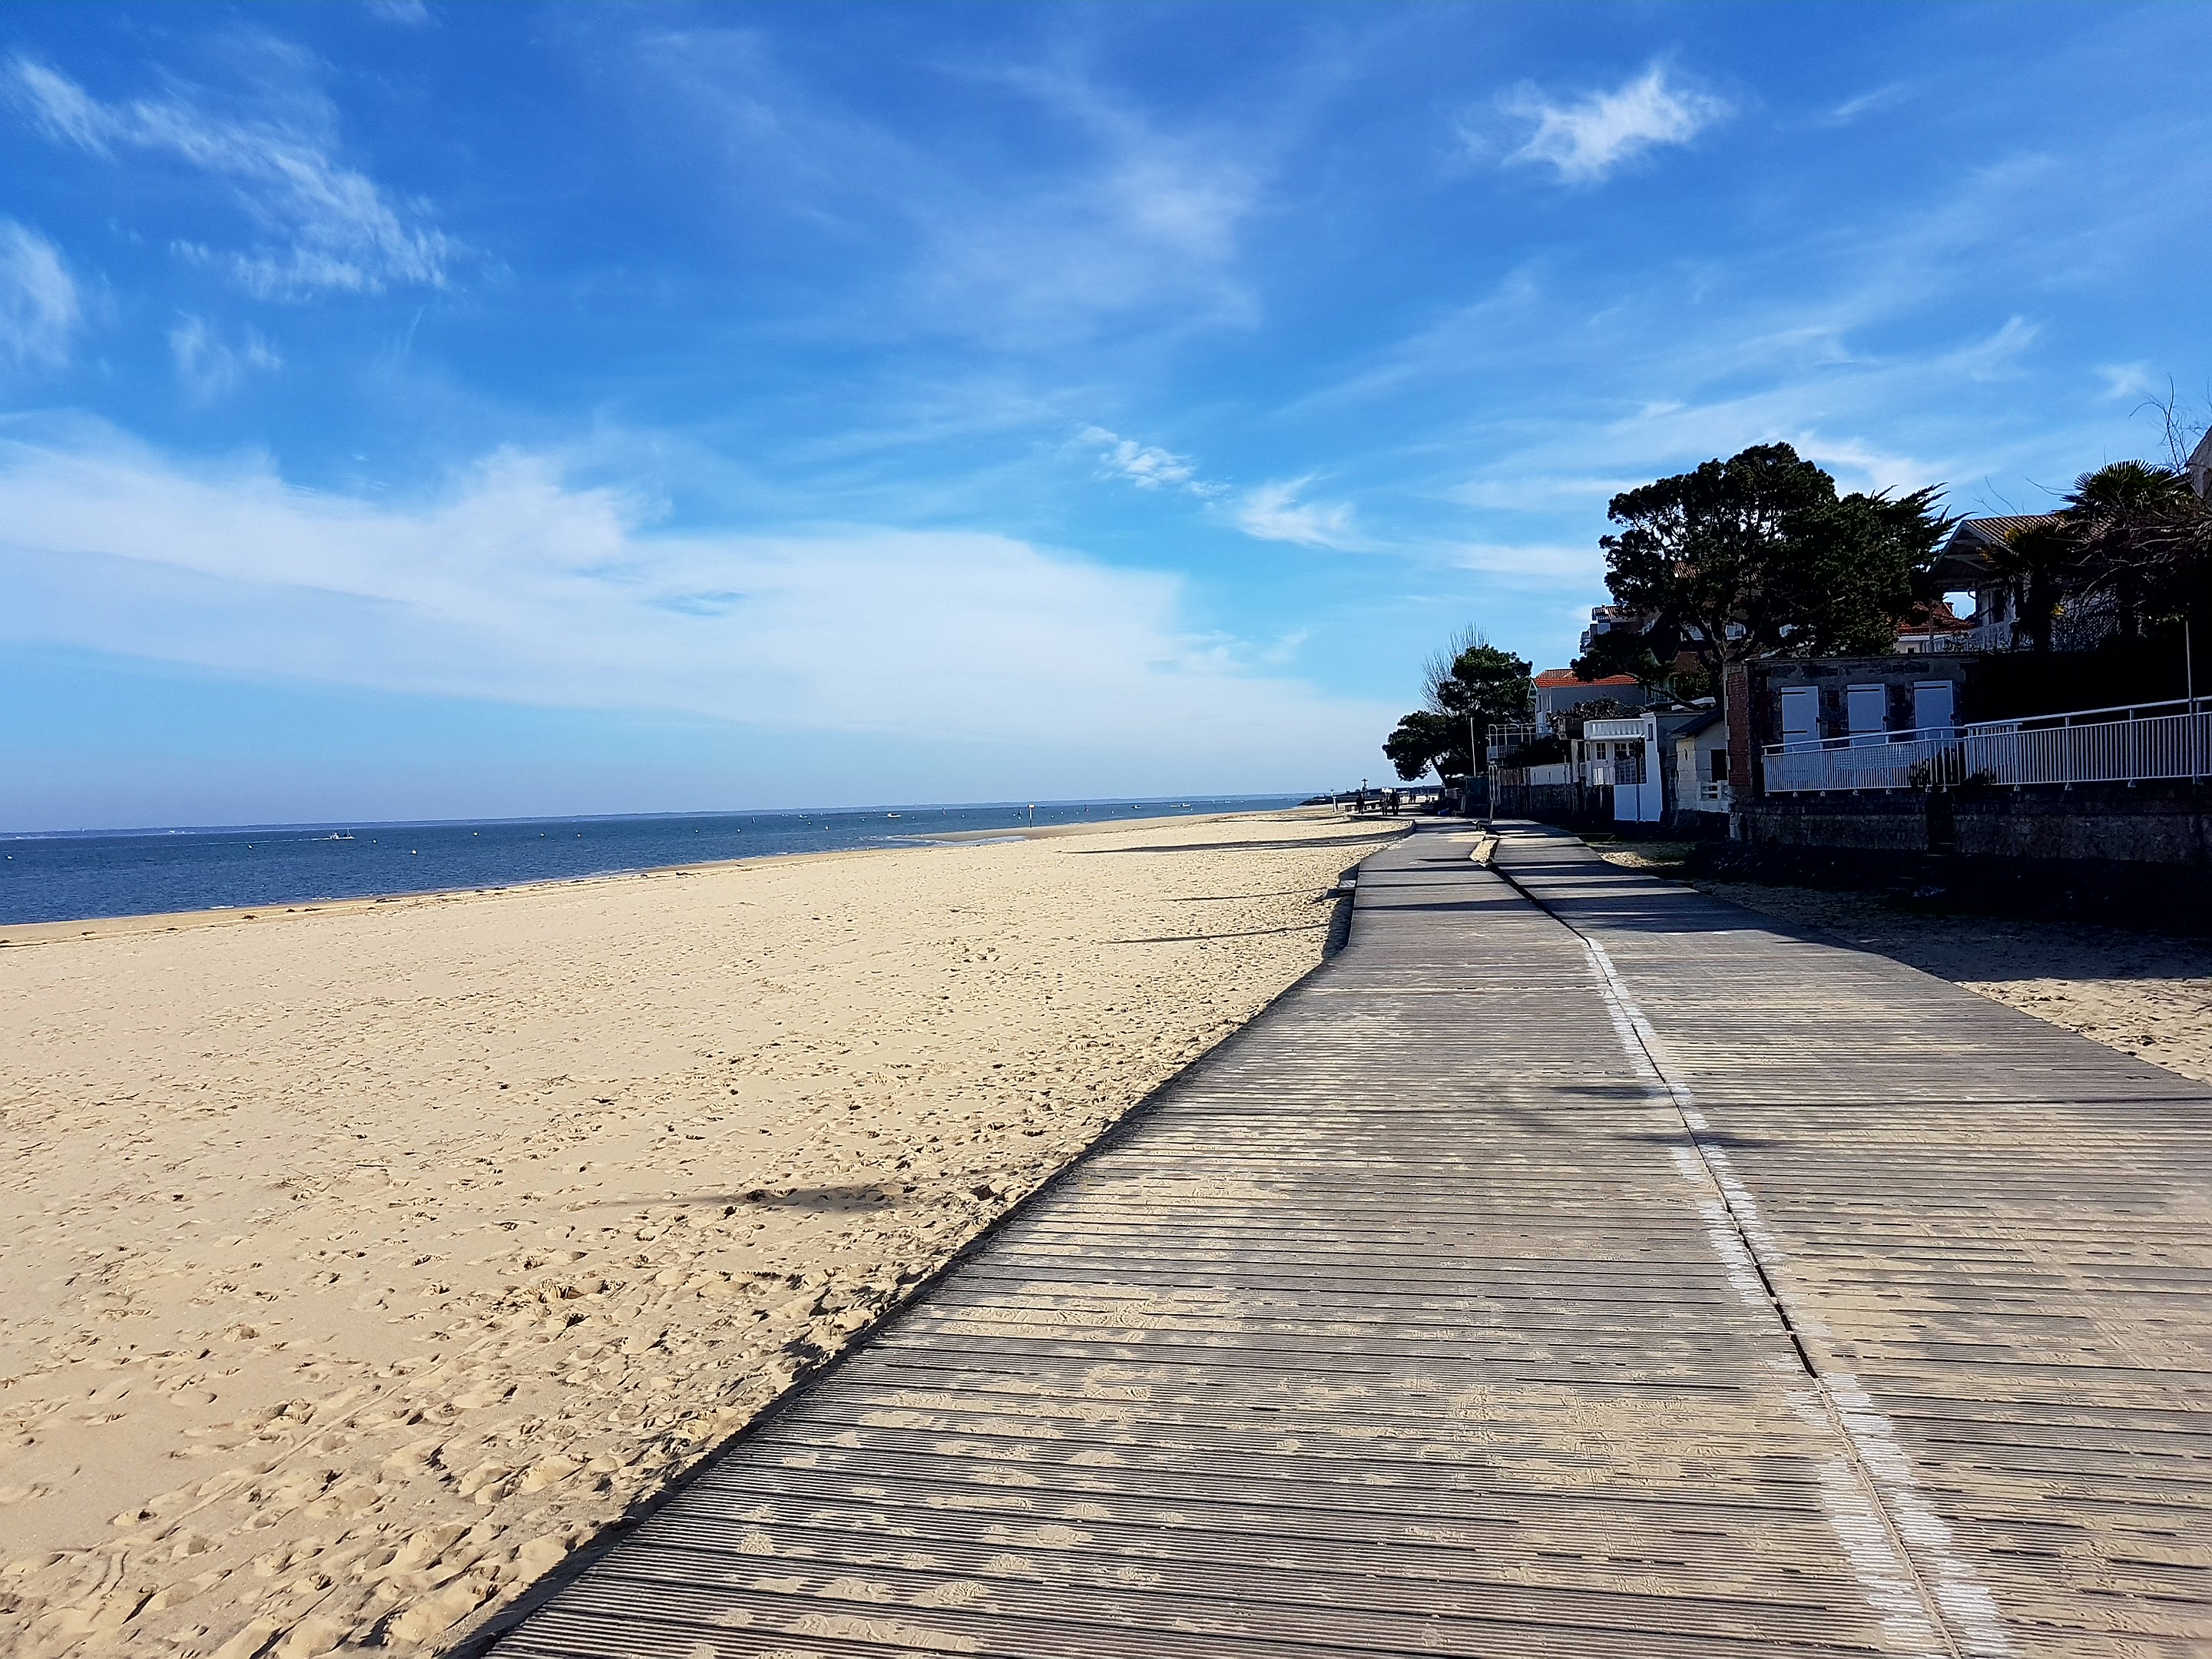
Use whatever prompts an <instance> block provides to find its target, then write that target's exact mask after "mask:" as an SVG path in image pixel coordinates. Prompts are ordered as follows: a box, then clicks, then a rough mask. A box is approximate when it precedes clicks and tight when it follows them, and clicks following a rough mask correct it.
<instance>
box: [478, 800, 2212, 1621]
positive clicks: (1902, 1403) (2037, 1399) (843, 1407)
mask: <svg viewBox="0 0 2212 1659" xmlns="http://www.w3.org/2000/svg"><path fill="white" fill-rule="evenodd" d="M1469 850H1470V848H1469V838H1468V837H1467V836H1464V835H1463V834H1458V833H1455V832H1454V831H1453V830H1452V829H1449V828H1445V829H1437V828H1425V829H1423V830H1422V832H1421V833H1419V834H1417V835H1415V836H1411V837H1409V838H1408V839H1407V840H1406V841H1404V842H1400V843H1398V844H1396V845H1394V846H1391V847H1389V848H1385V849H1384V850H1383V851H1382V852H1381V853H1379V854H1376V856H1375V857H1373V858H1371V859H1370V860H1369V862H1368V863H1367V865H1366V866H1364V870H1363V873H1362V878H1361V882H1360V887H1359V893H1358V908H1357V913H1356V915H1355V919H1354V925H1353V927H1352V934H1351V939H1350V942H1349V944H1348V945H1347V946H1346V949H1345V950H1344V951H1341V952H1340V954H1339V955H1338V956H1337V957H1334V959H1332V961H1331V962H1330V963H1328V964H1327V965H1325V966H1324V967H1323V968H1322V969H1319V970H1317V971H1316V973H1315V974H1314V975H1311V976H1310V977H1309V978H1308V979H1307V980H1305V981H1303V982H1302V983H1301V984H1300V985H1298V986H1297V987H1294V988H1293V989H1292V990H1291V992H1290V993H1289V994H1287V995H1285V997H1284V998H1283V999H1282V1000H1280V1001H1279V1002H1278V1003H1277V1004H1276V1005H1275V1006H1273V1008H1271V1009H1270V1010H1268V1011H1267V1012H1266V1013H1265V1014H1263V1015H1262V1016H1261V1018H1260V1019H1258V1020H1257V1021H1255V1023H1254V1024H1252V1025H1251V1026H1249V1027H1248V1028H1247V1029H1246V1030H1244V1031H1243V1032H1242V1033H1240V1034H1239V1035H1238V1036H1237V1037H1235V1038H1233V1039H1232V1040H1231V1042H1228V1043H1227V1044H1225V1045H1224V1047H1223V1048H1221V1049H1219V1050H1218V1051H1216V1052H1215V1053H1214V1054H1212V1055H1210V1056H1208V1057H1207V1058H1206V1059H1205V1060H1201V1061H1200V1063H1199V1064H1198V1065H1196V1066H1194V1067H1192V1068H1191V1070H1190V1071H1189V1072H1188V1073H1186V1074H1184V1075H1183V1076H1182V1078H1179V1079H1176V1082H1175V1083H1174V1084H1172V1085H1170V1086H1169V1087H1168V1088H1167V1089H1166V1090H1164V1091H1163V1092H1162V1094H1161V1096H1160V1097H1158V1099H1157V1100H1156V1101H1154V1102H1153V1103H1152V1104H1151V1105H1150V1106H1149V1107H1148V1108H1147V1109H1146V1110H1145V1111H1144V1112H1143V1113H1142V1114H1141V1115H1139V1118H1138V1119H1137V1120H1135V1121H1133V1122H1132V1123H1131V1124H1129V1125H1127V1126H1125V1127H1124V1129H1123V1130H1122V1131H1121V1133H1118V1134H1116V1135H1115V1136H1114V1137H1112V1138H1111V1139H1109V1142H1108V1143H1107V1144H1105V1145H1104V1146H1101V1147H1099V1148H1097V1149H1096V1150H1095V1151H1094V1152H1092V1153H1091V1155H1089V1156H1088V1157H1087V1158H1085V1160H1084V1161H1083V1163H1082V1164H1080V1165H1079V1167H1078V1169H1077V1170H1075V1171H1073V1172H1072V1174H1071V1176H1069V1177H1068V1178H1067V1179H1066V1180H1064V1181H1062V1182H1060V1183H1058V1184H1057V1185H1055V1186H1054V1188H1050V1189H1048V1192H1047V1193H1045V1194H1042V1195H1041V1197H1040V1198H1039V1199H1038V1200H1035V1201H1034V1202H1032V1203H1031V1204H1030V1206H1027V1207H1026V1209H1025V1210H1024V1212H1023V1213H1022V1214H1020V1215H1018V1217H1016V1218H1013V1219H1012V1221H1011V1222H1010V1223H1009V1224H1008V1225H1006V1227H1004V1228H1003V1229H1002V1230H1001V1231H1000V1232H999V1233H998V1234H996V1235H995V1236H994V1237H993V1238H992V1239H991V1240H990V1241H989V1242H988V1243H987V1244H986V1245H985V1246H984V1247H983V1248H981V1249H980V1250H979V1251H978V1252H976V1253H975V1255H973V1256H971V1257H970V1258H969V1260H968V1261H966V1262H964V1263H963V1264H962V1265H961V1266H960V1267H957V1268H956V1269H955V1270H954V1271H953V1272H952V1273H951V1274H949V1275H948V1276H947V1277H946V1278H945V1279H943V1280H942V1281H940V1282H939V1284H938V1285H935V1286H933V1288H932V1289H931V1291H929V1292H928V1293H927V1295H926V1296H924V1297H921V1299H920V1300H919V1301H918V1302H917V1303H916V1304H915V1305H913V1306H912V1307H910V1308H909V1309H908V1310H905V1311H904V1312H903V1313H902V1314H901V1315H900V1316H896V1318H894V1319H893V1320H892V1321H891V1322H890V1323H889V1325H888V1327H887V1328H885V1329H884V1330H883V1331H882V1332H880V1333H878V1334H877V1335H876V1336H875V1337H874V1339H873V1340H871V1341H869V1342H868V1343H866V1345H865V1346H863V1348H862V1349H861V1350H860V1352H856V1353H854V1355H852V1356H850V1357H849V1358H848V1359H847V1360H846V1361H845V1362H843V1363H842V1364H839V1365H837V1366H836V1367H835V1368H833V1369H832V1370H831V1371H830V1372H829V1374H827V1375H826V1376H823V1378H821V1379H820V1380H818V1381H817V1383H815V1384H813V1385H812V1386H811V1387H810V1388H809V1389H805V1390H804V1391H803V1392H802V1393H801V1395H799V1397H798V1398H796V1399H795V1400H794V1401H793V1402H792V1403H791V1404H790V1405H789V1406H788V1407H787V1408H786V1409H784V1410H783V1411H781V1413H777V1414H776V1415H775V1416H774V1417H772V1418H771V1419H769V1420H768V1421H767V1422H765V1423H763V1425H760V1426H759V1427H757V1429H756V1430H755V1431H753V1432H751V1433H750V1434H749V1435H748V1436H746V1437H744V1438H743V1439H742V1440H741V1441H740V1442H739V1443H738V1444H737V1445H736V1446H735V1447H733V1448H732V1449H731V1450H730V1451H729V1452H727V1453H726V1455H723V1456H722V1457H721V1458H720V1460H719V1461H718V1462H715V1463H714V1465H712V1466H711V1467H710V1468H708V1470H707V1471H706V1472H705V1473H704V1474H702V1477H701V1478H700V1479H699V1480H697V1481H696V1482H695V1483H694V1484H693V1485H692V1486H690V1487H689V1488H688V1489H687V1490H686V1491H685V1492H684V1493H682V1494H681V1495H680V1496H679V1497H678V1498H676V1499H675V1500H674V1501H673V1502H672V1503H671V1504H669V1505H668V1506H667V1507H666V1508H665V1509H664V1510H662V1511H661V1512H660V1513H659V1515H657V1516H654V1517H653V1519H651V1520H649V1521H648V1522H646V1523H645V1524H644V1525H643V1526H642V1527H641V1528H639V1529H638V1530H637V1532H636V1533H635V1534H633V1535H632V1536H631V1537H629V1539H627V1540H625V1541H623V1542H622V1543H621V1544H619V1545H617V1547H615V1548H614V1549H613V1550H612V1551H611V1553H609V1554H608V1555H607V1556H606V1557H605V1558H604V1559H602V1560H600V1561H599V1563H598V1564H597V1565H595V1566H593V1567H592V1569H591V1570H590V1571H587V1572H586V1574H584V1575H583V1576H582V1577H580V1578H579V1579H577V1580H576V1581H575V1582H574V1583H571V1584H569V1585H568V1587H567V1588H566V1589H563V1590H562V1591H561V1592H559V1593H558V1594H557V1595H556V1596H555V1597H554V1598H553V1599H552V1600H551V1601H550V1602H548V1603H547V1604H546V1605H545V1606H544V1607H542V1608H540V1609H539V1610H538V1612H537V1613H535V1614H533V1615H532V1617H531V1618H530V1619H529V1620H527V1621H526V1623H525V1624H524V1625H523V1626H521V1627H520V1629H519V1630H517V1631H516V1632H513V1634H512V1635H510V1636H509V1637H508V1638H507V1640H506V1641H505V1642H504V1643H503V1644H502V1647H501V1651H502V1653H504V1654H507V1655H512V1656H514V1659H583V1656H598V1655H606V1656H613V1655H633V1654H636V1655H681V1656H684V1659H714V1656H719V1655H732V1656H735V1655H740V1654H754V1655H764V1654H778V1655H783V1656H793V1655H799V1654H818V1655H823V1656H832V1655H836V1656H844V1655H853V1656H872V1655H882V1654H890V1653H915V1652H970V1653H982V1654H1006V1655H1040V1656H1042V1655H1062V1654H1066V1655H1074V1654H1083V1655H1095V1654H1115V1655H1127V1656H1131V1659H1152V1656H1158V1659H1192V1656H1200V1655H1215V1654H1219V1653H1223V1652H1226V1651H1231V1650H1234V1651H1236V1652H1238V1653H1240V1654H1243V1653H1260V1654H1279V1655H1283V1656H1305V1655H1312V1656H1316V1659H1318V1656H1322V1655H1334V1656H1347V1655H1367V1654H1385V1653H1389V1654H1401V1653H1403V1654H1413V1653H1424V1654H1465V1655H1469V1656H1474V1655H1484V1656H1493V1655H1494V1656H1507V1655H1522V1654H1526V1655H1532V1656H1533V1655H1541V1656H1544V1659H1561V1656H1573V1655H1607V1656H1611V1655H1620V1654H1638V1655H1646V1654H1649V1655H1674V1654H1680V1655H1685V1656H1686V1655H1692V1654H1699V1655H1704V1654H1713V1653H1729V1652H1741V1653H1745V1654H1776V1655H1797V1654H1803V1655H1812V1654H1826V1655H1838V1654H1848V1653H1923V1654H1980V1653H1990V1654H1995V1653H2019V1654H2031V1653H2035V1654H2040V1653H2051V1654H2059V1653H2066V1654H2077V1653H2078V1654H2099V1655H2114V1656H2118V1655H2121V1654H2129V1655H2159V1654H2167V1653H2173V1654H2179V1653H2183V1652H2188V1651H2202V1650H2205V1649H2206V1648H2207V1647H2208V1646H2212V1532H2208V1528H2207V1520H2208V1516H2207V1511H2208V1508H2212V1502H2208V1497H2209V1496H2212V1418H2208V1417H2207V1416H2206V1414H2205V1407H2206V1403H2207V1401H2208V1400H2212V1322H2207V1321H2206V1320H2205V1319H2203V1318H2202V1317H2199V1315H2200V1313H2201V1312H2202V1311H2203V1310H2205V1309H2206V1308H2207V1305H2208V1298H2212V1277H2208V1276H2207V1275H2206V1274H2205V1273H2204V1271H2203V1270H2204V1268H2205V1267H2207V1265H2212V1233H2208V1228H2207V1221H2208V1206H2207V1205H2206V1202H2205V1194H2206V1185H2205V1181H2206V1176H2207V1172H2208V1170H2212V1135H2208V1134H2207V1133H2206V1127H2205V1126H2206V1124H2207V1123H2208V1122H2212V1117H2208V1114H2207V1108H2208V1106H2212V1096H2208V1095H2207V1093H2206V1091H2203V1090H2199V1089H2197V1088H2196V1087H2195V1086H2194V1085H2188V1084H2185V1083H2182V1082H2181V1081H2179V1079H2174V1078H2173V1077H2172V1076H2171V1075H2169V1074H2167V1073H2162V1072H2159V1071H2157V1070H2156V1069H2155V1068H2153V1067H2149V1066H2143V1065H2142V1064H2140V1063H2138V1062H2135V1061H2132V1060H2128V1059H2126V1058H2125V1057H2124V1056H2119V1055H2117V1054H2111V1053H2109V1052H2108V1051H2106V1050H2103V1049H2100V1048H2096V1047H2095V1046H2094V1045H2093V1044H2090V1043H2087V1042H2085V1041H2084V1040H2082V1039H2080V1038H2077V1037H2074V1036H2070V1035H2069V1034H2068V1033H2065V1032H2062V1031H2058V1030H2055V1029H2054V1028H2051V1027H2049V1026H2047V1025H2045V1024H2042V1023H2041V1022H2038V1021H2034V1020H2032V1019H2028V1018H2026V1017H2025V1016H2021V1015H2017V1014H2015V1013H2013V1012H2011V1011H2009V1010H2005V1009H2002V1008H2000V1007H1998V1006H1996V1005H1993V1004H1990V1003H1987V1002H1985V1001H1984V1000H1980V999H1978V998H1972V997H1971V996H1969V995H1968V994H1966V993H1964V992H1960V991H1959V990H1957V989H1956V988H1955V987H1949V986H1945V985H1942V984H1940V983H1938V982H1937V981H1932V980H1929V979H1927V978H1926V977H1925V976H1923V975H1915V974H1912V973H1911V970H1909V969H1902V968H1899V967H1898V966H1897V965H1896V964H1894V963H1887V962H1885V961H1882V960H1881V959H1879V958H1874V957H1868V956H1865V955H1864V954H1863V953H1861V952H1857V951H1851V950H1850V949H1848V948H1846V947H1844V946H1842V945H1838V943H1836V942H1834V941H1832V940H1826V939H1820V938H1816V937H1814V936H1811V935H1802V934H1796V933H1790V932H1788V931H1787V930H1783V929H1778V928H1776V927H1772V926H1771V925H1769V924H1767V923H1765V922H1764V921H1760V920H1759V919H1756V918H1753V917H1752V916H1751V915H1748V914H1747V913H1746V912H1744V911H1741V910H1740V909H1737V908H1734V907H1730V906H1727V905H1723V904H1720V903H1719V902H1717V901H1713V900H1710V899H1706V898H1704V897H1701V896H1699V895H1696V894H1695V893H1692V892H1690V891H1689V890H1686V889H1679V888H1674V887H1670V886H1668V885H1667V884H1660V883H1656V882H1653V881H1650V880H1649V879H1646V878H1638V877H1634V876H1631V875H1629V874H1628V873H1627V872H1621V871H1618V870H1615V869H1613V867H1612V866H1608V865H1606V864H1604V863H1603V862H1602V861H1601V860H1597V859H1595V857H1593V856H1592V855H1590V854H1589V853H1588V851H1587V849H1585V848H1583V847H1582V846H1581V844H1580V843H1578V842H1571V841H1569V840H1567V839H1566V838H1565V837H1562V836H1557V835H1556V834H1554V833H1553V832H1548V831H1543V830H1540V829H1534V828H1533V827H1510V826H1509V827H1507V829H1506V833H1505V835H1504V839H1503V842H1502V843H1501V845H1500V847H1499V849H1498V866H1499V868H1498V870H1495V871H1493V870H1490V869H1486V868H1483V867H1480V866H1477V865H1475V864H1474V862H1472V861H1471V860H1470V859H1469V857H1468V853H1469ZM1592 947H1595V950H1593V948H1592ZM1601 960H1602V963H1603V964H1604V965H1603V966H1601ZM1608 974H1609V975H1610V977H1608ZM1638 1020H1640V1021H1641V1022H1642V1026H1641V1028H1640V1032H1641V1034H1640V1035H1639V1028H1638V1025H1637V1022H1638ZM1408 1079H1412V1080H1413V1082H1412V1083H1411V1085H1410V1086H1409V1085H1408V1081H1407V1080H1408Z"/></svg>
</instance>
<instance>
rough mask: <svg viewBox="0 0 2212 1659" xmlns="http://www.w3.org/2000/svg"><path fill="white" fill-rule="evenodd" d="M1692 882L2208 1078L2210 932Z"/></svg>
mask: <svg viewBox="0 0 2212 1659" xmlns="http://www.w3.org/2000/svg"><path fill="white" fill-rule="evenodd" d="M1597 850H1598V851H1599V852H1600V853H1601V854H1602V855H1603V856H1605V857H1606V858H1608V859H1610V860H1613V862H1615V863H1617V864H1621V865H1625V866H1627V867H1629V868H1631V869H1644V870H1653V871H1656V872H1661V873H1665V872H1670V871H1672V870H1673V869H1674V867H1675V866H1676V861H1677V860H1680V858H1681V857H1682V856H1683V855H1684V854H1686V852H1687V850H1688V847H1687V844H1686V843H1681V844H1677V843H1674V842H1644V843H1640V844H1638V845H1637V846H1620V845H1602V844H1601V845H1600V846H1599V848H1597ZM1697 885H1698V887H1699V889H1700V890H1703V891H1705V892H1708V893H1711V894H1714V895H1715V896H1718V897H1721V898H1725V899H1730V900H1733V901H1734V902H1736V903H1738V904H1741V905H1743V906H1744V907H1745V908H1747V909H1753V910H1759V911H1764V912H1765V914H1766V915H1771V916H1774V917H1776V918H1778V920H1781V921H1790V922H1797V923H1801V924H1802V925H1804V926H1806V927H1819V928H1821V929H1823V930H1824V931H1826V932H1827V933H1833V934H1835V935H1836V936H1837V937H1838V938H1840V939H1845V940H1847V941H1849V942H1850V944H1853V945H1857V946H1859V947H1860V948H1861V949H1863V950H1868V951H1876V952H1878V953H1879V954H1881V955H1882V956H1886V957H1893V958H1894V959H1895V960H1897V961H1899V962H1902V963H1908V964H1909V965H1911V966H1912V967H1915V968H1917V969H1920V970H1921V971H1922V972H1923V973H1929V974H1933V975H1936V977H1938V978H1939V979H1948V980H1949V981H1952V982H1953V983H1954V984H1955V985H1960V986H1963V987H1966V989H1967V990H1970V991H1974V992H1978V994H1981V995H1983V996H1985V997H1988V998H1989V999H1990V1000H1992V1001H1995V1002H2002V1003H2005V1004H2008V1006H2012V1007H2015V1008H2019V1009H2021V1010H2024V1011H2025V1012H2028V1013H2031V1014H2033V1015H2035V1016H2036V1017H2037V1018H2041V1019H2047V1020H2049V1021H2050V1022H2051V1024H2054V1025H2063V1026H2064V1027H2066V1028H2067V1030H2071V1031H2079V1032H2081V1035H2082V1036H2087V1037H2093V1038H2095V1039H2096V1040H2097V1041H2098V1042H2102V1043H2106V1044H2109V1045H2110V1046H2111V1047H2112V1048H2118V1049H2122V1050H2124V1051H2125V1052H2126V1053H2128V1054H2135V1055H2137V1056H2139V1057H2141V1058H2142V1059H2144V1060H2154V1061H2155V1062H2156V1063H2158V1064H2159V1065H2160V1066H2166V1068H2167V1069H2168V1070H2170V1071H2174V1072H2179V1073H2181V1075H2182V1076H2184V1077H2187V1078H2194V1079H2196V1080H2197V1081H2198V1082H2199V1083H2212V939H2175V938H2168V937H2166V936H2164V935H2161V934H2156V933H2136V932H2132V931H2130V930H2126V929H2123V928H2118V927H2095V926H2093V925H2090V924H2088V923H2069V922H2059V921H2029V920H2016V919H2011V918H2006V917H2001V916H1978V915H1947V914H1943V913H1940V912H1938V913H1931V912H1926V911H1916V910H1908V909H1904V908H1899V906H1898V905H1896V904H1894V903H1893V902H1890V901H1889V900H1887V899H1886V898H1883V897H1881V896H1877V895H1875V894H1869V893H1832V892H1825V891H1822V890H1819V889H1816V888H1810V887H1793V886H1788V885H1784V884H1769V883H1765V882H1750V881H1705V880H1700V881H1699V882H1698V883H1697Z"/></svg>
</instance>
